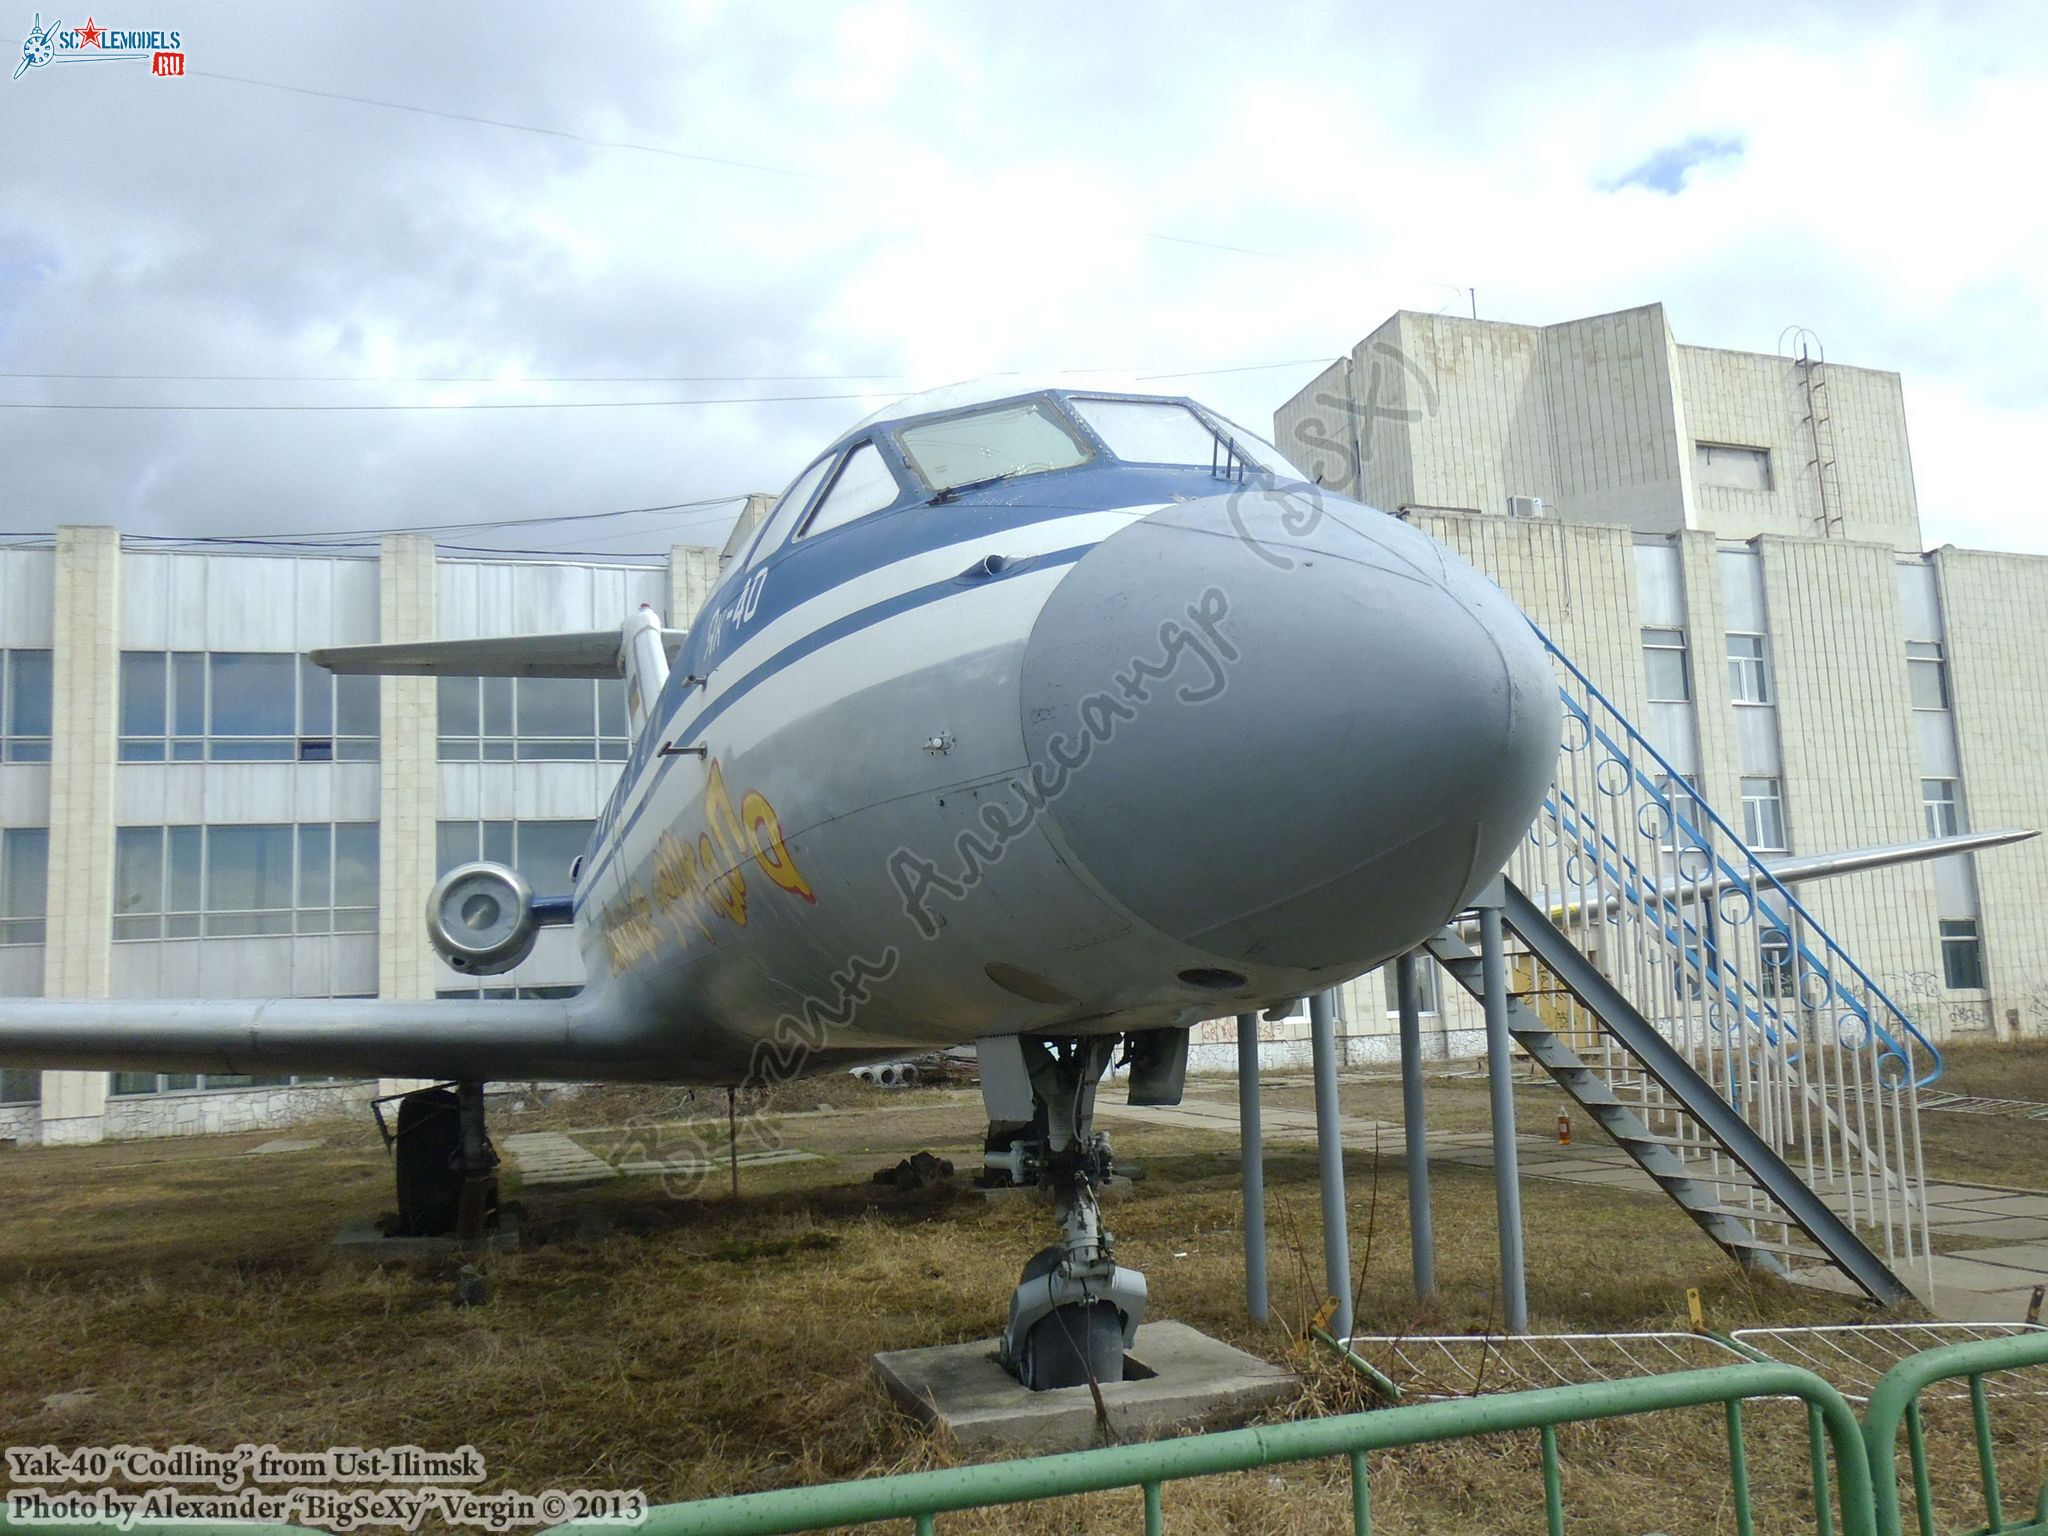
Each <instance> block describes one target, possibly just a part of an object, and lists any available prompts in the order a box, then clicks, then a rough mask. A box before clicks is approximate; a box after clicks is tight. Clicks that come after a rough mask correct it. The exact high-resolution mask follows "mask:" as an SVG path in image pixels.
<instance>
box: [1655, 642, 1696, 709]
mask: <svg viewBox="0 0 2048 1536" xmlns="http://www.w3.org/2000/svg"><path fill="white" fill-rule="evenodd" d="M1643 676H1644V681H1645V682H1647V683H1648V684H1649V690H1650V702H1651V703H1653V704H1683V703H1684V702H1685V701H1686V700H1688V699H1690V698H1691V697H1692V678H1691V675H1690V673H1689V672H1688V671H1687V669H1686V663H1685V631H1684V630H1682V629H1646V630H1644V631H1643Z"/></svg>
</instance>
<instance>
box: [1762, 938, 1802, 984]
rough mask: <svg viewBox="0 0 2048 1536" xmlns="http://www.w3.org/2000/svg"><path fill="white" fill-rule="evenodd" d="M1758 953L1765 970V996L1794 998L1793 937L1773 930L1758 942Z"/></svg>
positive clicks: (1763, 981) (1763, 982) (1763, 978)
mask: <svg viewBox="0 0 2048 1536" xmlns="http://www.w3.org/2000/svg"><path fill="white" fill-rule="evenodd" d="M1757 951H1758V956H1759V958H1760V959H1761V960H1762V962H1763V968H1764V973H1763V976H1762V978H1761V984H1762V988H1763V994H1764V996H1765V997H1792V996H1794V995H1795V993H1794V989H1793V985H1792V982H1793V970H1792V938H1791V936H1790V935H1789V934H1786V933H1783V932H1780V931H1778V930H1776V929H1772V930H1771V931H1770V932H1768V933H1766V934H1765V935H1764V936H1763V938H1762V939H1761V940H1759V941H1758V944H1757Z"/></svg>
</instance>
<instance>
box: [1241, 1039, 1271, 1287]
mask: <svg viewBox="0 0 2048 1536" xmlns="http://www.w3.org/2000/svg"><path fill="white" fill-rule="evenodd" d="M1237 1134H1238V1153H1237V1158H1238V1168H1239V1171H1240V1173H1241V1176H1242V1177H1243V1180H1244V1309H1245V1311H1246V1312H1247V1313H1248V1314H1250V1316H1251V1320H1252V1321H1253V1322H1255V1323H1263V1322H1266V1321H1267V1320H1268V1319H1269V1318H1270V1317H1271V1315H1272V1311H1271V1307H1270V1305H1269V1304H1268V1302H1267V1299H1266V1148H1265V1139H1264V1136H1263V1135H1262V1133H1261V1130H1260V1126H1259V1016H1258V1015H1257V1014H1256V1013H1240V1014H1239V1015H1238V1016H1237Z"/></svg>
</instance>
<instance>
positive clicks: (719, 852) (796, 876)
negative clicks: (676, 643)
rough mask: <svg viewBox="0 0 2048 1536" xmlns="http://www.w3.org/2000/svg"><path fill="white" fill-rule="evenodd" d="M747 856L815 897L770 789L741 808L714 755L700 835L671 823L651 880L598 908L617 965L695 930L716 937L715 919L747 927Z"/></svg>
mask: <svg viewBox="0 0 2048 1536" xmlns="http://www.w3.org/2000/svg"><path fill="white" fill-rule="evenodd" d="M749 863H751V864H753V865H754V866H755V867H756V868H757V869H759V870H760V872H761V874H762V875H763V876H764V877H765V878H766V879H767V881H768V883H769V884H770V885H773V886H774V887H776V888H777V889H778V890H782V891H786V892H788V893H789V894H790V895H792V896H799V897H801V898H802V899H803V900H805V901H806V902H810V903H813V904H815V903H816V902H817V899H818V898H817V894H816V892H815V891H813V890H812V888H811V882H810V881H809V880H808V879H807V878H805V876H804V872H803V871H802V870H801V869H800V868H798V866H797V861H796V857H795V855H793V854H792V853H791V852H790V851H789V844H788V841H787V839H786V838H785V837H784V835H783V831H782V818H781V817H780V816H778V815H777V814H776V812H775V807H774V806H773V805H772V804H771V803H770V802H769V800H768V797H767V796H765V795H763V794H762V793H761V792H760V791H759V790H749V791H747V793H746V794H744V795H743V796H741V797H740V803H739V807H738V809H737V810H736V809H735V808H734V806H733V802H732V793H731V791H730V790H728V789H727V788H726V783H725V769H724V768H723V767H722V766H721V765H720V764H719V763H718V761H717V760H716V759H713V760H712V763H711V772H710V777H709V779H708V780H707V782H706V783H705V786H704V827H703V830H702V831H700V832H698V833H697V834H696V836H695V837H692V836H691V835H690V834H689V833H688V832H687V831H678V830H677V829H676V828H673V827H671V828H669V829H668V830H667V831H665V832H663V833H662V834H661V836H660V837H659V838H658V839H657V840H656V842H655V845H654V865H653V873H652V877H651V879H650V882H649V886H650V888H649V889H648V890H642V889H641V888H640V887H638V886H637V885H631V886H628V887H627V889H626V890H625V891H624V892H623V893H622V894H621V895H620V896H619V897H617V898H616V899H615V900H613V901H611V902H608V903H606V905H605V907H604V909H603V911H602V912H600V913H599V915H598V929H599V932H601V933H602V934H603V936H604V946H605V956H606V958H607V959H608V960H609V961H610V963H611V968H612V971H613V973H614V974H617V973H618V972H620V971H623V970H627V969H629V968H631V967H632V966H633V965H635V964H637V963H638V962H639V961H641V960H644V959H646V958H647V957H648V956H650V955H654V954H657V953H659V952H660V951H661V950H662V949H663V948H664V947H679V948H688V947H689V945H690V943H691V942H692V935H693V934H694V935H695V937H696V938H697V939H700V940H702V941H703V942H704V943H707V944H716V943H717V942H718V935H717V921H723V922H726V923H730V924H731V925H732V926H734V927H735V928H744V927H745V926H746V925H747V870H746V866H747V865H748V864H749Z"/></svg>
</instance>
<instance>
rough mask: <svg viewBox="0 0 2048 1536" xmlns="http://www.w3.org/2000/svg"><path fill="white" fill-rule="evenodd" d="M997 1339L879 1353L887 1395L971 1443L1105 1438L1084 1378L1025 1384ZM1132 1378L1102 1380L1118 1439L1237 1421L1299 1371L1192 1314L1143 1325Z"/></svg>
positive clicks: (1288, 1387) (1276, 1396) (1282, 1390)
mask: <svg viewBox="0 0 2048 1536" xmlns="http://www.w3.org/2000/svg"><path fill="white" fill-rule="evenodd" d="M997 1342H998V1341H997V1340H995V1339H976V1340H974V1341H973V1342H972V1343H967V1344H941V1345H936V1346H933V1347H931V1348H928V1349H902V1350H893V1351H890V1352H888V1353H885V1354H879V1355H876V1356H875V1358H874V1367H875V1374H876V1375H877V1376H879V1377H880V1378H881V1380H882V1384H883V1385H884V1386H885V1387H887V1388H888V1390H889V1395H890V1396H891V1397H893V1398H895V1399H896V1401H897V1402H898V1403H899V1404H900V1405H901V1406H902V1407H903V1409H904V1410H905V1411H906V1412H907V1413H909V1414H910V1415H911V1416H912V1417H913V1418H915V1419H917V1420H918V1421H919V1422H920V1423H922V1424H924V1425H926V1426H928V1427H930V1428H933V1429H944V1430H945V1431H946V1432H947V1433H948V1434H950V1435H951V1436H952V1437H953V1439H954V1441H955V1442H956V1443H957V1444H958V1445H959V1447H960V1448H961V1449H962V1450H963V1451H967V1452H969V1453H974V1454H978V1453H982V1452H993V1451H1030V1452H1049V1451H1078V1450H1086V1449H1087V1448H1089V1447H1090V1446H1095V1445H1101V1444H1103V1443H1105V1437H1104V1435H1103V1433H1102V1427H1101V1424H1100V1423H1099V1421H1098V1420H1097V1417H1096V1412H1095V1397H1094V1394H1093V1393H1092V1392H1090V1391H1089V1389H1088V1388H1087V1387H1085V1386H1083V1387H1063V1388H1060V1389H1059V1390H1057V1391H1052V1392H1031V1391H1027V1390H1026V1389H1025V1388H1024V1387H1023V1385H1022V1384H1021V1383H1019V1382H1018V1381H1017V1379H1016V1378H1015V1377H1014V1376H1012V1375H1010V1373H1009V1372H1007V1371H1005V1370H1004V1369H1003V1368H1002V1366H1001V1365H999V1364H998V1363H997V1361H996V1346H997ZM1125 1358H1126V1361H1127V1364H1126V1367H1125V1373H1126V1374H1125V1379H1124V1380H1123V1381H1120V1382H1116V1383H1114V1384H1112V1385H1109V1386H1105V1387H1103V1388H1102V1402H1103V1407H1104V1409H1105V1410H1107V1413H1108V1418H1109V1423H1110V1426H1111V1427H1112V1429H1113V1430H1114V1431H1115V1437H1116V1439H1117V1440H1119V1441H1131V1440H1150V1439H1157V1438H1159V1437H1161V1436H1164V1435H1170V1434H1184V1433H1192V1432H1194V1431H1197V1430H1205V1429H1221V1428H1229V1427H1233V1426H1235V1425H1239V1424H1242V1423H1244V1422H1245V1421H1247V1420H1248V1419H1250V1418H1252V1417H1253V1416H1254V1415H1255V1414H1257V1413H1258V1412H1259V1411H1260V1410H1261V1409H1263V1408H1265V1407H1266V1406H1268V1405H1269V1404H1272V1403H1277V1402H1283V1401H1285V1400H1286V1399H1288V1398H1290V1397H1292V1396H1293V1395H1294V1394H1295V1392H1296V1391H1298V1390H1299V1387H1300V1384H1299V1383H1298V1382H1297V1381H1296V1380H1295V1377H1294V1373H1293V1372H1292V1371H1290V1370H1288V1369H1287V1368H1286V1367H1285V1366H1279V1365H1274V1364H1273V1363H1272V1362H1271V1361H1268V1360H1261V1359H1260V1358H1259V1357H1258V1356H1256V1355H1248V1354H1246V1353H1245V1352H1244V1351H1243V1350H1241V1349H1233V1348H1232V1347H1231V1346H1230V1345H1228V1344H1224V1343H1222V1342H1220V1341H1218V1340H1216V1339H1212V1338H1210V1337H1209V1336H1208V1335H1207V1334H1204V1333H1199V1332H1197V1331H1196V1330H1195V1329H1193V1328H1190V1327H1189V1326H1188V1325H1187V1324H1185V1323H1175V1322H1152V1323H1145V1324H1142V1325H1141V1326H1140V1327H1139V1329H1138V1339H1137V1344H1136V1346H1135V1347H1134V1348H1133V1349H1132V1350H1131V1352H1130V1354H1129V1355H1128V1356H1126V1357H1125Z"/></svg>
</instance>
